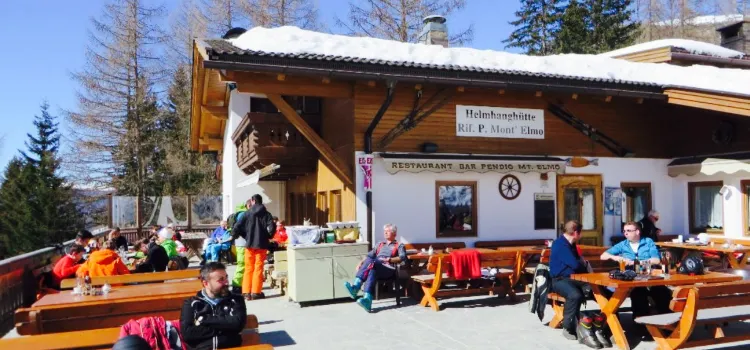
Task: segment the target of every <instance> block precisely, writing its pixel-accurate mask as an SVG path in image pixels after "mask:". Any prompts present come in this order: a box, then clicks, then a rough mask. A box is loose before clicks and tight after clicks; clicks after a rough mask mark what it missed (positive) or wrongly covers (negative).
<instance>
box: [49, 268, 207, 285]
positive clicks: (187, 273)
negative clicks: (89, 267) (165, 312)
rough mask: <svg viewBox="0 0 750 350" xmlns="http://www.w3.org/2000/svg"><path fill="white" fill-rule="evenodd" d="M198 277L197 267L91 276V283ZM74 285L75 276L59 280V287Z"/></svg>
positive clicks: (129, 282)
mask: <svg viewBox="0 0 750 350" xmlns="http://www.w3.org/2000/svg"><path fill="white" fill-rule="evenodd" d="M198 277H200V270H198V269H186V270H176V271H164V272H149V273H133V274H130V275H118V276H100V277H91V284H92V285H93V286H96V287H100V286H102V285H104V283H106V282H108V283H109V284H112V285H117V284H131V283H152V282H164V281H171V280H181V279H190V278H198ZM75 286H76V279H75V278H68V279H64V280H62V282H60V289H63V290H66V289H73V288H75Z"/></svg>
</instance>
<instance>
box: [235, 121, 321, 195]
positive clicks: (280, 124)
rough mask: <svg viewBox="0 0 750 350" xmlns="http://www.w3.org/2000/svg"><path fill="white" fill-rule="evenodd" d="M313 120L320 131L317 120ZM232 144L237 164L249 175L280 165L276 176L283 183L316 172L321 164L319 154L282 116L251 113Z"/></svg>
mask: <svg viewBox="0 0 750 350" xmlns="http://www.w3.org/2000/svg"><path fill="white" fill-rule="evenodd" d="M309 119H311V120H308V123H310V124H311V127H312V128H313V129H316V128H317V125H316V124H317V123H315V120H312V118H309ZM311 121H312V122H311ZM232 141H233V142H234V144H235V146H236V147H237V165H238V166H239V167H240V169H242V171H243V172H244V173H246V174H251V173H253V172H254V171H256V170H260V169H262V168H264V167H266V166H269V165H271V164H277V165H279V166H280V168H279V170H278V171H277V172H276V173H275V174H274V177H275V178H276V179H279V180H282V179H289V178H294V177H297V176H300V175H303V174H306V173H311V172H314V171H315V167H316V165H317V159H318V152H317V151H316V150H315V148H314V147H313V146H312V145H311V144H310V143H309V142H308V141H307V140H306V139H305V137H304V136H303V135H302V134H301V133H300V132H299V131H297V129H296V128H295V127H294V126H293V125H292V124H290V123H288V122H287V121H286V119H285V118H284V117H283V116H282V115H281V114H278V113H248V114H247V115H246V116H245V118H243V119H242V121H241V122H240V124H239V126H238V127H237V129H236V130H235V131H234V133H233V134H232Z"/></svg>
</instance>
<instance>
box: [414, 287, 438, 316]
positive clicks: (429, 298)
mask: <svg viewBox="0 0 750 350" xmlns="http://www.w3.org/2000/svg"><path fill="white" fill-rule="evenodd" d="M422 291H423V292H424V297H422V301H420V302H419V305H422V306H429V307H431V308H432V309H433V310H435V311H440V307H439V306H438V302H437V299H435V297H434V296H433V295H432V291H431V288H430V287H428V286H425V285H422Z"/></svg>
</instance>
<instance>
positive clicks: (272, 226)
mask: <svg viewBox="0 0 750 350" xmlns="http://www.w3.org/2000/svg"><path fill="white" fill-rule="evenodd" d="M262 220H263V221H261V222H262V223H263V226H264V227H265V228H266V231H267V232H268V238H269V239H271V237H273V234H274V233H276V223H275V222H273V215H271V213H269V212H268V211H266V215H265V217H263V219H262Z"/></svg>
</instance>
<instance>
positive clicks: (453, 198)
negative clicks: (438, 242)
mask: <svg viewBox="0 0 750 350" xmlns="http://www.w3.org/2000/svg"><path fill="white" fill-rule="evenodd" d="M435 212H436V215H435V216H436V217H437V225H436V228H437V230H436V234H435V236H436V237H438V238H440V237H476V236H477V182H476V181H437V182H435Z"/></svg>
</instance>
